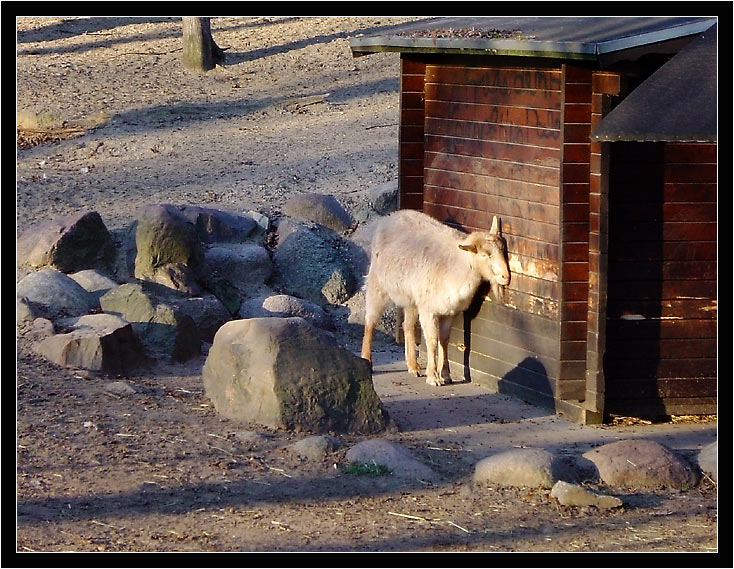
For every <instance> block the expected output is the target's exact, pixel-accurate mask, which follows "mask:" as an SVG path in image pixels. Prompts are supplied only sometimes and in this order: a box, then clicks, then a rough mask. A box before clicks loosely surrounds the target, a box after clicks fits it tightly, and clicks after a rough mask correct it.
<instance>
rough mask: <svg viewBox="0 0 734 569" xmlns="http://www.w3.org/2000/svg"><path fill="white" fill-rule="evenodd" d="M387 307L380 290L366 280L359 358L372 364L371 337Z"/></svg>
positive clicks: (371, 281)
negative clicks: (362, 332) (362, 334)
mask: <svg viewBox="0 0 734 569" xmlns="http://www.w3.org/2000/svg"><path fill="white" fill-rule="evenodd" d="M386 306H387V297H386V296H385V293H384V292H383V291H382V289H381V288H380V287H379V285H377V283H375V282H374V281H373V280H372V279H369V278H368V279H367V294H366V298H365V311H364V312H365V313H364V337H363V338H362V352H361V356H362V357H363V358H364V359H366V360H367V361H368V362H370V364H371V363H372V337H373V335H374V333H375V327H376V326H377V323H378V322H379V320H380V318H381V317H382V313H383V312H384V311H385V307H386Z"/></svg>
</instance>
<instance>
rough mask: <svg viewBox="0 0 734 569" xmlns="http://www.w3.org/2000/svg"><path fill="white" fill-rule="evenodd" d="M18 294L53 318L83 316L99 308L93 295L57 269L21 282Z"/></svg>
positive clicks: (36, 308) (45, 271) (42, 313)
mask: <svg viewBox="0 0 734 569" xmlns="http://www.w3.org/2000/svg"><path fill="white" fill-rule="evenodd" d="M15 293H16V296H17V297H19V298H23V299H25V302H26V303H29V305H30V306H31V307H32V308H33V309H34V310H35V311H36V312H39V314H41V315H43V316H46V317H50V318H54V317H56V316H58V315H66V316H81V315H82V314H87V313H88V312H90V311H91V310H93V309H94V308H96V307H98V306H99V305H98V303H97V300H96V299H95V298H94V295H93V294H91V293H89V292H87V291H86V290H84V289H83V288H82V287H81V286H80V285H79V283H77V282H76V281H75V280H74V279H72V278H71V277H69V276H68V275H65V274H64V273H62V272H60V271H57V270H56V269H41V270H40V271H38V272H35V273H30V274H29V275H27V276H26V277H24V278H23V279H21V281H20V282H19V283H18V285H17V286H16V290H15Z"/></svg>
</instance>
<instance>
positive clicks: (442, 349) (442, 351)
mask: <svg viewBox="0 0 734 569" xmlns="http://www.w3.org/2000/svg"><path fill="white" fill-rule="evenodd" d="M453 323H454V317H453V316H442V317H441V318H440V319H439V326H438V369H440V370H441V380H442V385H443V384H446V383H451V382H452V380H451V371H450V370H449V356H448V349H449V336H450V335H451V326H452V325H453Z"/></svg>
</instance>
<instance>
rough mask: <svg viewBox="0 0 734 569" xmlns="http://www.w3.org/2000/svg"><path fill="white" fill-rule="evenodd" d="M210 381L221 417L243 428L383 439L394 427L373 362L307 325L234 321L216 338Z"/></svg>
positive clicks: (295, 321) (206, 379) (205, 375)
mask: <svg viewBox="0 0 734 569" xmlns="http://www.w3.org/2000/svg"><path fill="white" fill-rule="evenodd" d="M203 380H204V388H205V390H206V394H207V396H208V397H209V398H210V399H211V400H212V402H213V403H214V406H215V408H216V409H217V411H218V412H219V413H221V414H222V415H223V416H224V417H227V418H229V419H232V420H235V421H240V422H243V423H256V424H259V425H264V426H266V427H270V428H273V429H288V430H296V431H306V432H315V433H325V432H329V431H335V432H342V433H376V432H379V431H382V430H384V429H385V428H386V427H387V426H388V425H389V422H390V421H389V418H388V415H387V412H386V410H385V409H384V407H383V405H382V402H381V401H380V399H379V397H378V396H377V394H376V393H375V390H374V386H373V384H372V374H371V371H370V366H369V363H368V362H366V361H365V360H362V359H361V358H359V357H357V356H355V355H354V354H352V353H351V352H349V351H348V350H346V349H344V348H342V347H341V346H339V345H338V344H337V343H336V341H335V340H334V339H333V337H332V336H331V335H330V334H328V333H327V332H324V331H323V330H319V329H318V328H316V327H314V326H312V325H311V324H309V323H308V322H307V321H306V320H304V319H302V318H251V319H245V320H233V321H230V322H228V323H227V324H225V325H224V326H222V327H221V328H220V329H219V331H218V332H217V334H216V336H215V337H214V343H213V344H212V347H211V349H210V350H209V354H208V356H207V359H206V362H205V364H204V369H203Z"/></svg>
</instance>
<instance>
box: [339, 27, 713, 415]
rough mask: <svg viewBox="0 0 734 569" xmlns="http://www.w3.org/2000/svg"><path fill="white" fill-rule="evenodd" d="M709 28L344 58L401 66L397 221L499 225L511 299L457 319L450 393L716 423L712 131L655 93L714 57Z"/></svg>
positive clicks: (502, 34) (557, 33)
mask: <svg viewBox="0 0 734 569" xmlns="http://www.w3.org/2000/svg"><path fill="white" fill-rule="evenodd" d="M715 23H716V19H715V18H703V17H701V18H696V17H694V18H637V17H634V18H616V17H592V18H567V17H540V18H500V17H498V18H440V19H435V20H430V21H423V22H419V23H417V24H411V25H408V26H405V27H403V28H400V29H399V30H395V31H394V33H392V34H391V35H384V36H374V37H358V38H353V39H352V40H350V44H351V49H352V51H353V53H354V55H355V56H356V55H366V54H369V53H374V52H383V51H394V52H399V53H400V58H401V76H400V103H401V108H400V148H399V188H400V207H401V208H412V209H418V210H422V211H424V212H425V213H427V214H429V215H431V216H433V217H435V218H437V219H439V220H441V221H443V222H445V223H448V224H450V225H454V226H456V227H458V228H460V229H463V230H466V231H470V230H474V229H488V228H489V227H490V224H491V220H492V217H493V216H494V215H497V216H499V217H500V218H501V220H502V231H503V234H504V236H505V238H506V239H507V242H508V250H509V261H510V269H511V272H512V281H511V283H510V285H509V286H508V287H506V290H505V297H504V299H503V300H502V301H501V302H498V301H493V300H491V299H489V298H488V297H487V296H486V294H487V293H486V291H481V292H480V294H479V295H478V297H477V299H476V301H475V303H474V306H473V307H472V308H470V309H469V310H468V311H467V312H466V313H465V314H464V315H463V316H462V317H457V318H456V320H455V322H454V327H453V330H452V336H451V341H450V350H449V352H450V353H449V356H450V360H451V367H452V373H453V375H454V376H455V377H456V376H459V375H461V374H462V373H463V375H464V376H465V378H466V379H469V380H471V381H473V382H478V383H481V384H486V385H487V386H489V387H491V388H493V389H496V390H498V391H500V392H502V393H510V394H513V395H516V396H519V397H521V398H523V399H525V400H527V401H531V402H533V403H536V404H540V405H545V406H549V407H551V408H554V409H555V410H556V412H558V413H560V414H563V415H565V416H567V417H569V418H571V419H573V420H576V421H580V422H600V421H602V420H603V419H604V418H605V417H608V416H610V415H630V416H658V415H670V414H688V413H715V412H716V381H717V373H716V371H717V365H716V361H717V360H716V337H717V335H716V322H717V320H716V316H717V305H716V299H717V287H716V266H717V263H716V245H717V223H716V188H717V186H716V181H717V164H716V158H717V152H716V120H715V118H714V121H713V126H712V125H711V123H710V121H709V124H708V126H707V127H706V128H704V129H703V130H704V131H705V132H704V133H703V134H702V133H700V132H699V133H695V132H693V130H695V129H693V127H692V125H694V124H697V123H700V122H701V121H696V120H690V117H691V116H694V117H695V113H696V112H697V109H696V108H694V107H692V106H691V105H688V106H687V109H688V111H687V115H688V119H689V120H681V119H682V117H677V116H676V115H675V113H676V112H677V110H676V109H672V108H670V107H667V108H668V109H669V112H668V113H666V107H665V106H664V104H663V102H662V100H661V95H660V94H659V93H656V89H659V84H660V82H659V80H660V76H659V74H658V73H656V72H658V70H659V71H660V73H662V75H663V76H664V77H663V79H665V81H664V82H667V83H668V88H673V84H674V83H675V81H674V79H672V77H674V76H675V75H676V73H672V74H671V73H667V75H666V69H668V70H669V69H670V67H669V66H671V65H672V66H676V65H678V63H676V59H677V58H676V57H674V56H675V55H676V54H678V52H681V51H683V50H684V48H685V47H686V46H687V45H688V44H690V43H691V42H692V41H693V40H694V39H696V38H699V36H701V35H708V36H709V37H710V36H711V35H713V36H714V40H713V42H712V41H711V40H709V41H708V42H704V43H705V44H706V46H707V47H704V48H700V47H699V48H696V49H692V50H689V51H692V52H693V56H694V58H695V57H702V54H703V53H704V51H706V50H707V51H706V53H708V56H706V57H710V56H711V53H712V52H711V45H713V57H714V58H715V55H716V49H715V44H716V40H715V33H714V34H704V32H706V31H707V30H709V29H710V28H711V27H712V26H713V25H714V24H715ZM699 39H700V38H699ZM697 43H699V44H700V43H701V42H697ZM695 45H696V44H694V45H693V46H692V47H695ZM681 55H682V56H685V51H683V53H682V54H681ZM683 64H686V65H688V63H686V61H683ZM681 65H682V64H681ZM702 72H703V73H704V74H707V75H706V80H707V81H709V83H710V82H711V81H713V85H714V88H713V98H714V100H713V101H710V100H709V101H708V104H709V105H712V108H713V109H714V110H715V108H716V100H715V97H716V88H715V85H716V65H715V61H714V63H713V72H712V71H711V66H710V65H709V66H708V67H706V70H702ZM656 77H657V80H658V87H656V86H655V81H656ZM666 77H667V79H666ZM679 78H680V77H679ZM648 81H653V83H652V84H650V83H648ZM675 88H676V89H677V91H678V95H677V96H678V97H686V96H689V95H692V93H691V91H696V93H698V90H697V89H694V90H692V89H690V83H688V84H685V83H683V84H679V85H677V87H675ZM638 90H639V93H643V94H644V93H645V92H646V91H647V92H648V96H647V97H646V98H645V99H644V100H643V99H637V102H635V99H633V98H632V96H633V95H635V94H636V93H637V92H638ZM710 94H711V93H710V92H709V96H710ZM696 96H698V94H697V95H696ZM628 97H629V100H630V102H633V103H634V104H631V105H628V106H627V108H626V110H625V107H623V106H622V105H623V104H624V103H625V102H627V98H628ZM656 101H657V102H656ZM617 110H619V112H618V113H616V117H617V118H616V119H615V118H614V117H615V111H617ZM653 110H654V113H657V115H662V116H667V117H668V118H667V121H666V122H667V124H668V126H669V127H670V130H671V131H676V134H670V133H668V134H666V135H661V134H660V133H659V131H657V130H656V128H657V126H659V125H660V124H661V121H662V119H658V120H656V121H652V122H651V121H650V120H648V118H649V116H650V115H651V114H653ZM657 115H656V116H657ZM714 117H715V114H714ZM607 118H609V119H610V123H609V124H608V125H607V123H606V120H607ZM621 119H624V121H621V122H618V123H615V122H614V121H615V120H618V121H620V120H621ZM625 121H626V122H625ZM623 122H625V124H626V126H620V125H621V124H622V123H623ZM630 125H637V127H639V128H632V127H631V126H630ZM607 126H608V127H609V128H608V129H607V128H606V127H607ZM635 131H638V135H637V136H638V137H637V138H635V137H634V136H633V135H632V134H631V133H633V132H635ZM592 132H593V134H594V137H593V138H592ZM640 133H646V134H640ZM612 141H613V142H612Z"/></svg>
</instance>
